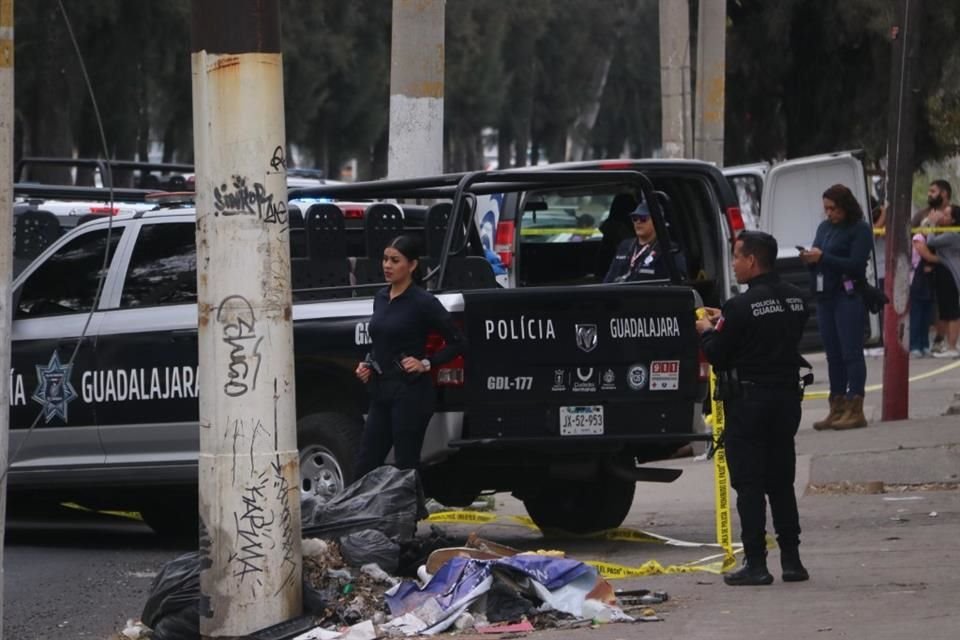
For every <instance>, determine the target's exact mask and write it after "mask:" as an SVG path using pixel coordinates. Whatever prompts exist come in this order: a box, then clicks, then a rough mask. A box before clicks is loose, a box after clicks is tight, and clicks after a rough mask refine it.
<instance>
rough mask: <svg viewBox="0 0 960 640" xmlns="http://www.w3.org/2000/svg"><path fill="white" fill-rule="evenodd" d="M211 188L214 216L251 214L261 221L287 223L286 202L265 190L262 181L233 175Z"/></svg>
mask: <svg viewBox="0 0 960 640" xmlns="http://www.w3.org/2000/svg"><path fill="white" fill-rule="evenodd" d="M231 180H232V181H231V182H230V183H229V184H228V183H226V182H224V183H223V184H221V185H220V186H219V187H215V188H214V189H213V208H214V212H213V215H214V216H224V217H230V216H252V217H256V218H257V219H258V220H262V221H263V222H268V223H273V224H281V225H285V224H287V203H285V202H284V201H283V200H282V199H280V198H277V197H275V196H274V194H272V193H268V192H267V188H266V187H265V186H263V183H262V182H253V181H251V180H249V179H248V178H246V177H244V176H236V175H235V176H233V177H232V179H231Z"/></svg>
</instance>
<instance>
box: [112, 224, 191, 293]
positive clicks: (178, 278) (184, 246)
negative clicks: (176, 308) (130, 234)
mask: <svg viewBox="0 0 960 640" xmlns="http://www.w3.org/2000/svg"><path fill="white" fill-rule="evenodd" d="M196 301H197V251H196V229H195V226H194V225H193V224H192V223H181V222H177V223H166V224H147V225H143V226H142V227H141V228H140V235H139V236H137V243H136V244H135V245H134V249H133V254H132V255H131V256H130V264H129V265H128V266H127V276H126V278H125V279H124V284H123V295H122V296H121V297H120V306H121V307H123V308H131V307H152V306H156V305H164V304H190V303H195V302H196Z"/></svg>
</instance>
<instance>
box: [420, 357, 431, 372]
mask: <svg viewBox="0 0 960 640" xmlns="http://www.w3.org/2000/svg"><path fill="white" fill-rule="evenodd" d="M420 364H422V365H423V370H424V371H430V361H429V360H428V359H426V358H424V359H423V360H421V361H420Z"/></svg>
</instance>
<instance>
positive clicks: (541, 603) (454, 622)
mask: <svg viewBox="0 0 960 640" xmlns="http://www.w3.org/2000/svg"><path fill="white" fill-rule="evenodd" d="M424 515H425V511H424V501H423V494H422V491H421V490H420V484H419V478H418V477H417V474H416V472H413V471H399V470H397V469H394V468H392V467H381V468H379V469H376V470H374V471H372V472H371V473H369V474H367V475H366V476H364V477H363V478H361V479H360V480H358V481H357V482H355V483H354V484H352V485H350V486H349V487H347V488H346V489H345V490H344V491H343V492H342V493H341V494H339V495H338V496H336V497H334V498H333V499H331V500H330V501H328V502H326V503H320V502H315V501H305V502H304V505H303V517H302V525H303V531H304V536H305V539H304V540H303V544H302V547H303V609H304V616H303V617H302V618H298V619H297V620H296V621H295V622H296V624H295V625H291V624H290V622H294V621H290V622H288V623H284V625H285V628H286V629H289V628H291V627H296V628H297V631H296V632H295V633H294V632H290V633H287V634H284V635H277V633H276V632H275V631H270V630H269V629H265V630H263V632H266V635H264V636H263V637H271V638H274V637H276V638H281V637H282V638H290V639H291V640H372V639H373V638H378V637H384V636H393V637H407V636H415V635H433V634H437V633H441V632H444V631H448V630H456V631H470V632H477V633H508V632H524V631H532V630H534V629H540V628H555V627H567V626H577V625H579V624H596V623H605V622H620V621H623V622H632V621H648V620H658V619H659V618H658V617H657V616H656V613H655V612H654V611H653V610H652V609H649V605H651V604H656V603H659V602H663V601H665V600H666V599H667V594H666V593H663V592H654V593H650V592H649V591H646V590H639V591H632V592H619V593H618V592H615V591H614V589H613V587H612V586H611V585H610V583H609V582H607V581H606V580H604V579H603V578H602V577H600V575H599V574H598V573H597V570H596V569H595V568H593V567H591V566H589V565H587V564H584V563H582V562H579V561H577V560H574V559H571V558H567V557H565V555H564V554H563V553H562V552H559V551H537V552H522V551H520V550H518V549H513V548H511V547H507V546H504V545H500V544H497V543H494V542H491V541H489V540H484V539H482V538H479V537H477V536H476V534H471V535H470V537H469V538H468V539H467V541H466V543H465V544H464V545H463V546H454V545H453V542H452V540H451V539H450V538H449V537H447V536H446V534H445V533H444V532H443V531H442V530H441V529H439V528H437V527H435V526H434V527H431V530H430V533H429V534H428V535H427V536H423V537H420V538H417V537H416V535H415V534H416V527H417V523H418V521H419V520H420V519H421V518H423V517H424ZM307 536H310V537H307ZM397 575H400V576H404V577H405V578H406V579H401V578H398V577H396V576H397ZM199 602H200V556H199V554H198V553H196V552H194V553H189V554H185V555H183V556H181V557H179V558H176V559H175V560H172V561H171V562H169V563H167V564H166V565H165V566H164V567H163V569H162V570H161V571H160V572H159V574H158V575H157V578H156V579H155V580H154V583H153V586H152V588H151V592H150V595H149V597H148V600H147V603H146V605H145V607H144V612H143V616H142V620H143V623H145V624H146V625H147V626H148V627H150V628H152V630H153V635H152V637H153V638H154V639H155V640H186V639H187V638H191V639H192V638H196V637H199ZM621 606H623V607H624V608H621ZM625 609H626V610H625ZM263 632H261V633H263ZM250 637H251V638H257V637H260V636H259V635H258V634H252V635H251V636H250Z"/></svg>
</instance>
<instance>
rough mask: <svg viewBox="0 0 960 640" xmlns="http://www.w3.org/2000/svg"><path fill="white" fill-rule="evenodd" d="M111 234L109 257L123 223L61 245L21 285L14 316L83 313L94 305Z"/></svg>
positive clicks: (111, 255) (118, 240)
mask: <svg viewBox="0 0 960 640" xmlns="http://www.w3.org/2000/svg"><path fill="white" fill-rule="evenodd" d="M108 233H109V235H110V242H109V257H108V259H107V264H108V265H109V264H110V261H112V260H113V254H114V252H115V251H116V249H117V244H119V242H120V236H122V235H123V227H114V228H113V229H112V230H109V229H97V230H95V231H90V232H87V233H84V234H83V235H80V236H78V237H76V238H74V239H73V240H71V241H69V242H68V243H67V244H65V245H63V246H62V247H60V249H58V250H57V252H56V253H54V254H53V255H52V256H50V257H49V258H48V259H47V260H46V261H44V263H43V264H41V265H40V266H39V267H38V268H37V270H36V271H34V272H33V273H32V274H30V276H29V277H28V278H27V280H26V282H24V283H23V286H22V287H21V290H20V294H19V297H17V298H15V299H16V300H17V307H16V309H15V310H14V319H23V318H38V317H43V316H55V315H63V314H67V313H83V312H86V311H90V309H91V308H93V299H94V297H95V296H96V294H97V286H98V284H99V280H100V274H101V273H103V274H104V275H106V273H105V272H104V271H103V269H102V267H103V264H104V259H103V257H104V253H105V252H106V251H107V247H108V244H107V234H108Z"/></svg>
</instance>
